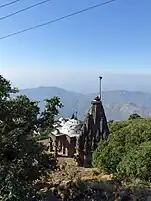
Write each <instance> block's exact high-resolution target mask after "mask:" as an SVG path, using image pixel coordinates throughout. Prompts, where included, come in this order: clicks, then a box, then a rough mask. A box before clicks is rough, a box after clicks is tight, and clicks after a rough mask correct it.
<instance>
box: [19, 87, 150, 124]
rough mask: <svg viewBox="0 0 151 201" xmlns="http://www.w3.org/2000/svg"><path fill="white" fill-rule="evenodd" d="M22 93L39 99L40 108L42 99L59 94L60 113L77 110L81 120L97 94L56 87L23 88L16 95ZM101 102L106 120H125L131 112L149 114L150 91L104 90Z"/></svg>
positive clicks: (69, 114) (68, 115) (42, 103)
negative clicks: (61, 105) (61, 106)
mask: <svg viewBox="0 0 151 201" xmlns="http://www.w3.org/2000/svg"><path fill="white" fill-rule="evenodd" d="M23 94H25V95H27V96H28V97H29V98H31V99H32V100H36V101H40V108H41V110H43V108H44V102H43V100H44V99H46V98H52V97H54V96H59V97H60V99H61V102H62V103H63V105H64V107H63V108H62V109H61V110H60V115H61V116H64V117H70V116H71V115H72V114H73V113H74V112H76V111H77V112H78V117H79V118H80V119H81V120H82V119H83V118H84V116H85V114H86V111H87V110H88V108H89V105H90V103H91V101H92V99H93V98H94V97H95V96H96V95H97V93H94V94H80V93H76V92H72V91H67V90H64V89H61V88H58V87H37V88H31V89H23V90H20V92H19V93H18V95H23ZM102 102H103V106H104V109H105V112H106V116H107V119H108V120H125V119H127V118H128V117H129V115H130V114H132V113H138V114H140V115H141V116H143V117H150V116H151V94H150V93H146V92H137V91H125V90H117V91H104V92H102Z"/></svg>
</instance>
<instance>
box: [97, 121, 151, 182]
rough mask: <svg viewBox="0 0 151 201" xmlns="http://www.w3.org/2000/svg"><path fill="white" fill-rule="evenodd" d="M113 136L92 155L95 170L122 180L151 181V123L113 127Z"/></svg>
mask: <svg viewBox="0 0 151 201" xmlns="http://www.w3.org/2000/svg"><path fill="white" fill-rule="evenodd" d="M109 129H110V135H109V137H108V139H107V141H106V142H102V141H101V142H100V143H99V145H98V148H97V149H96V151H95V152H94V153H93V166H94V167H97V168H99V169H100V171H102V172H105V173H109V174H111V173H113V174H117V175H118V176H120V177H122V178H132V177H133V178H139V179H143V180H150V179H151V177H150V167H151V162H150V161H151V119H135V120H134V119H133V120H128V121H121V122H114V123H112V124H110V127H109Z"/></svg>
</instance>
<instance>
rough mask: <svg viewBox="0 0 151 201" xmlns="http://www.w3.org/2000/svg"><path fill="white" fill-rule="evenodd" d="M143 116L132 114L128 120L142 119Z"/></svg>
mask: <svg viewBox="0 0 151 201" xmlns="http://www.w3.org/2000/svg"><path fill="white" fill-rule="evenodd" d="M140 118H141V116H140V115H139V114H137V113H134V114H131V115H130V116H129V118H128V120H132V119H140Z"/></svg>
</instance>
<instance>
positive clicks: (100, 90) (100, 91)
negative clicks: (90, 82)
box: [99, 76, 102, 101]
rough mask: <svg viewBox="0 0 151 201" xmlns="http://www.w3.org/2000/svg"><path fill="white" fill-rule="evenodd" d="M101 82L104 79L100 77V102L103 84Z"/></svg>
mask: <svg viewBox="0 0 151 201" xmlns="http://www.w3.org/2000/svg"><path fill="white" fill-rule="evenodd" d="M101 81H102V77H101V76H100V77H99V96H100V101H101V99H102V83H101Z"/></svg>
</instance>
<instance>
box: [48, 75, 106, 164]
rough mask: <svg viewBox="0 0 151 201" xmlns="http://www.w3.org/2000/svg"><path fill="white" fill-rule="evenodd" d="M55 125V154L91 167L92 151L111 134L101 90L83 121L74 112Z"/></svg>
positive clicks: (53, 142)
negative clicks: (74, 159)
mask: <svg viewBox="0 0 151 201" xmlns="http://www.w3.org/2000/svg"><path fill="white" fill-rule="evenodd" d="M101 79H102V78H101V77H100V82H101ZM100 85H101V84H100ZM54 127H55V129H54V131H53V132H52V133H51V134H50V147H51V151H53V152H54V154H55V156H56V157H57V156H58V155H60V156H66V157H71V158H76V160H77V163H78V166H83V167H90V165H91V158H92V152H93V151H94V150H95V149H96V148H97V144H98V142H100V140H104V139H106V138H107V136H108V134H109V129H108V126H107V119H106V116H105V112H104V108H103V105H102V101H101V90H100V97H99V96H97V97H95V98H94V99H93V100H92V102H91V105H90V108H89V110H88V113H87V115H86V117H85V119H84V121H83V122H81V121H80V120H78V119H77V118H76V117H75V116H74V114H73V115H72V117H71V118H69V119H65V118H62V117H61V118H60V119H59V120H58V122H57V124H56V125H54Z"/></svg>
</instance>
